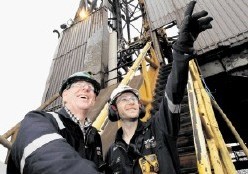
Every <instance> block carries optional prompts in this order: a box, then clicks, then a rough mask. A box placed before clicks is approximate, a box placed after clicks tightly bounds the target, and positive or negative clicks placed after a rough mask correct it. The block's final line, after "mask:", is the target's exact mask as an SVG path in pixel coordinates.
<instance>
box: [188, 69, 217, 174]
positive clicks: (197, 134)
mask: <svg viewBox="0 0 248 174" xmlns="http://www.w3.org/2000/svg"><path fill="white" fill-rule="evenodd" d="M187 89H188V101H189V109H190V116H191V120H192V129H193V137H194V145H195V154H196V159H197V168H198V172H199V174H211V173H212V172H211V164H210V161H209V157H208V152H207V147H206V142H205V137H204V133H203V129H202V123H201V119H200V115H199V108H198V102H197V98H196V92H195V90H194V84H193V80H192V75H191V74H190V73H189V79H188V85H187Z"/></svg>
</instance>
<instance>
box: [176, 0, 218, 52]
mask: <svg viewBox="0 0 248 174" xmlns="http://www.w3.org/2000/svg"><path fill="white" fill-rule="evenodd" d="M195 3H196V1H191V2H190V3H189V4H188V6H187V9H186V11H185V13H184V19H183V21H182V25H181V27H180V32H179V38H178V39H177V41H176V42H175V44H173V46H172V47H173V49H174V50H176V51H178V52H181V53H183V54H184V53H187V54H192V53H193V52H194V41H195V40H196V38H197V36H198V35H199V33H201V32H202V31H205V30H206V29H209V28H212V25H211V24H210V22H211V21H212V20H213V18H212V17H205V16H207V15H208V12H206V11H205V10H203V11H201V12H198V13H195V14H193V15H192V13H193V10H194V7H195ZM203 17H205V18H203Z"/></svg>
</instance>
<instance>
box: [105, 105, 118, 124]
mask: <svg viewBox="0 0 248 174" xmlns="http://www.w3.org/2000/svg"><path fill="white" fill-rule="evenodd" d="M108 118H109V120H110V121H112V122H115V121H118V120H119V119H120V117H119V114H118V110H117V107H116V106H115V105H109V107H108Z"/></svg>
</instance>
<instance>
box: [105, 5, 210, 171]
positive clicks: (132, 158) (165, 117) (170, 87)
mask: <svg viewBox="0 0 248 174" xmlns="http://www.w3.org/2000/svg"><path fill="white" fill-rule="evenodd" d="M195 3H196V1H191V2H190V3H189V4H188V7H187V9H186V11H185V17H184V20H183V22H182V25H181V28H180V32H179V38H178V40H177V41H176V42H175V43H174V44H173V46H172V47H173V52H172V54H173V62H172V70H171V72H170V75H169V77H168V80H167V84H166V87H165V92H164V94H163V99H162V101H161V103H159V110H158V111H157V112H156V113H155V115H152V116H151V119H149V120H148V121H147V122H145V123H144V122H142V121H141V120H140V118H142V117H143V116H144V111H143V108H142V105H141V104H140V101H139V93H138V91H137V90H136V89H133V88H131V87H129V86H125V85H124V86H123V85H120V86H118V87H117V88H116V89H115V90H114V91H113V92H112V94H111V96H110V100H109V115H108V117H109V120H110V121H118V120H120V123H121V128H119V129H118V131H117V134H116V138H115V141H114V143H113V144H112V145H111V146H110V148H109V150H108V152H107V155H106V160H105V161H106V163H107V171H106V174H115V173H122V174H148V173H149V174H156V173H159V174H178V173H180V164H179V157H178V153H177V137H178V132H179V123H180V122H179V120H180V117H179V116H180V103H181V101H182V98H183V96H184V91H185V88H186V84H187V79H188V63H189V60H191V59H192V58H193V57H194V56H195V55H194V48H193V45H194V41H195V40H196V38H197V36H198V34H199V33H201V32H202V31H204V30H206V29H209V28H212V26H211V24H210V22H211V21H212V20H213V19H212V18H211V17H206V16H207V12H206V11H201V12H198V13H195V14H192V13H193V9H194V6H195Z"/></svg>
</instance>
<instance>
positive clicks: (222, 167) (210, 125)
mask: <svg viewBox="0 0 248 174" xmlns="http://www.w3.org/2000/svg"><path fill="white" fill-rule="evenodd" d="M189 67H190V72H191V74H192V76H193V77H194V82H193V84H194V90H195V92H196V98H197V102H198V109H199V115H200V117H201V120H202V123H203V125H204V128H205V130H206V134H207V137H206V141H207V144H208V149H209V154H210V159H211V164H212V166H213V168H214V173H216V174H219V173H230V174H233V173H236V169H235V167H234V164H233V162H232V160H231V157H230V154H229V152H228V149H227V147H226V144H225V142H224V139H223V137H222V135H221V132H220V130H219V127H218V123H217V121H216V119H215V116H214V112H213V108H212V105H211V101H210V97H209V95H208V94H207V92H206V90H205V89H204V87H203V84H202V82H201V78H200V74H199V72H198V69H197V66H196V64H195V62H194V60H191V61H190V64H189ZM219 154H220V155H219ZM199 172H200V171H199Z"/></svg>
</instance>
